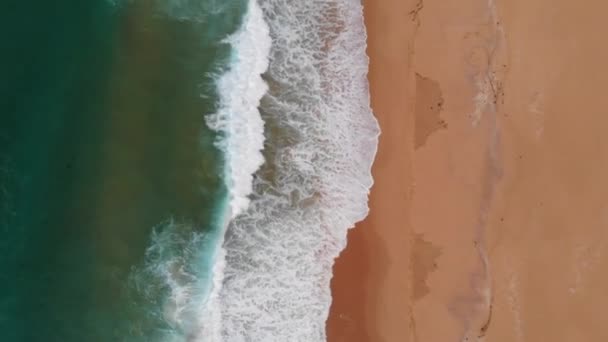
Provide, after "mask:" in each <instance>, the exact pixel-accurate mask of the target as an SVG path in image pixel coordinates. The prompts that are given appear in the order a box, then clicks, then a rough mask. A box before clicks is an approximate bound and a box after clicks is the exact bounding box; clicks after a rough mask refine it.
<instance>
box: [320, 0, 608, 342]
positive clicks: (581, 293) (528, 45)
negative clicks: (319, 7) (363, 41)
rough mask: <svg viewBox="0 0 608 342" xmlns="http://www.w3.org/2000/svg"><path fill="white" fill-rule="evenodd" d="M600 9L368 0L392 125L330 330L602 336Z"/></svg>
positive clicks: (379, 89)
mask: <svg viewBox="0 0 608 342" xmlns="http://www.w3.org/2000/svg"><path fill="white" fill-rule="evenodd" d="M606 7H608V5H607V4H604V3H603V2H600V1H591V2H588V3H587V4H585V6H581V5H576V4H574V3H571V2H567V1H561V0H560V1H548V0H530V1H524V0H510V1H506V0H501V1H499V0H496V1H492V0H490V1H488V0H463V1H457V0H446V1H438V0H434V1H429V0H426V1H396V0H382V1H380V0H377V1H366V2H365V15H366V25H367V27H368V34H369V46H368V54H369V55H370V59H371V65H370V74H369V79H370V85H371V93H372V94H371V95H372V107H373V109H374V112H375V114H376V116H377V117H378V120H379V122H380V126H381V128H382V130H383V134H382V136H381V140H380V146H379V151H378V155H377V159H376V163H375V165H374V168H373V173H374V178H375V181H376V183H375V185H374V188H373V189H372V194H371V197H370V207H371V211H370V215H369V217H368V218H367V219H366V220H365V221H364V222H362V223H360V224H358V225H357V227H356V229H354V230H351V231H350V233H349V244H348V247H347V248H346V250H345V251H344V252H343V253H342V255H341V256H340V257H339V258H338V259H337V261H336V266H335V276H334V279H333V281H332V290H333V295H334V302H333V304H332V308H331V313H330V317H329V320H328V329H327V333H328V341H330V342H341V341H349V342H352V341H354V342H357V341H373V342H377V341H378V342H379V341H423V342H429V341H430V342H432V341H438V342H440V341H455V342H460V341H486V342H487V341H490V342H492V341H505V342H507V341H509V342H510V341H515V342H517V341H545V340H546V341H608V326H606V325H605V324H602V323H603V322H602V321H603V320H602V317H603V315H602V309H603V308H604V307H606V306H607V305H608V292H606V291H605V290H604V289H606V288H608V276H607V275H605V274H603V273H602V272H601V271H602V270H603V269H606V267H607V266H608V265H607V264H608V259H607V258H605V257H604V254H605V252H606V245H607V241H608V240H606V235H607V234H608V200H607V199H605V198H606V197H607V196H606V194H608V182H607V181H606V180H605V178H606V177H605V176H604V175H606V174H608V137H604V135H605V132H607V131H608V116H607V115H606V108H607V107H608V106H607V105H608V103H607V102H608V98H607V97H606V96H605V95H604V94H603V93H604V88H605V85H606V84H607V81H608V69H607V68H606V67H605V66H604V61H606V60H608V48H607V47H606V44H604V43H602V41H601V39H602V38H601V32H603V28H604V26H605V25H604V23H603V21H604V19H603V18H602V13H606V12H605V10H606Z"/></svg>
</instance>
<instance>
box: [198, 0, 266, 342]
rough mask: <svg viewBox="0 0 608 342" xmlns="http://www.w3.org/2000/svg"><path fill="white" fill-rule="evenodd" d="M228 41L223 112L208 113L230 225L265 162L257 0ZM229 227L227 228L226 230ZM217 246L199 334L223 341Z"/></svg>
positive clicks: (221, 256) (221, 258)
mask: <svg viewBox="0 0 608 342" xmlns="http://www.w3.org/2000/svg"><path fill="white" fill-rule="evenodd" d="M227 42H228V43H230V44H231V46H232V49H233V55H232V58H233V60H232V62H231V63H230V64H231V67H230V70H229V71H228V72H226V73H225V74H224V75H222V76H221V77H220V78H219V80H218V84H217V87H218V91H219V95H220V108H219V111H218V112H217V113H216V114H214V115H211V116H209V117H207V120H206V121H207V125H208V126H209V127H210V128H211V129H213V130H216V131H219V132H221V133H223V135H224V137H223V139H221V140H219V141H218V142H217V146H218V147H219V148H220V149H221V150H222V151H223V152H224V155H225V158H226V166H225V169H226V174H225V179H226V183H227V184H226V186H227V188H228V191H229V197H228V199H229V204H228V208H227V215H226V224H228V223H229V222H230V221H231V220H232V219H234V218H235V217H237V216H238V215H239V214H240V213H242V212H243V211H245V210H246V209H247V207H248V206H249V202H250V200H249V197H248V196H249V195H250V194H251V193H252V191H253V188H252V183H253V175H254V174H255V172H256V171H257V170H258V169H259V168H260V166H261V165H262V164H263V163H264V156H263V155H262V152H261V151H262V150H263V148H264V121H263V120H262V117H261V115H260V112H259V109H258V107H259V106H260V100H261V98H262V97H263V96H264V94H265V93H266V92H267V91H268V86H267V84H266V83H265V82H264V80H263V79H262V77H261V75H262V74H263V73H264V72H266V70H267V69H268V62H269V54H270V46H271V39H270V33H269V28H268V25H267V24H266V22H265V21H264V18H263V13H262V10H261V9H260V7H259V6H258V4H257V2H256V0H249V3H248V9H247V13H246V14H245V17H244V19H243V24H242V26H241V28H240V29H239V30H238V31H237V32H236V33H235V34H234V35H232V36H230V37H228V39H227ZM226 228H227V226H226V227H225V229H226ZM225 229H224V230H223V231H222V232H221V234H222V235H224V233H225ZM223 242H224V239H223V238H220V239H218V246H217V247H218V248H217V249H216V251H215V253H214V257H213V260H212V262H213V265H214V266H213V270H212V272H213V280H212V283H211V284H210V286H211V288H210V290H209V291H208V295H207V296H206V297H205V300H203V301H201V303H200V310H199V315H198V324H197V326H198V327H200V328H199V329H198V332H197V335H196V336H193V337H192V339H193V340H196V341H201V342H203V341H204V342H214V341H221V340H222V337H221V323H222V322H221V320H222V318H221V314H222V310H221V309H220V305H221V303H220V302H219V293H220V291H221V288H222V281H223V279H224V267H225V255H226V251H225V250H224V249H223V248H222V247H221V244H222V243H223Z"/></svg>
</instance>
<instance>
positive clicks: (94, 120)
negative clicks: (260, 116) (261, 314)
mask: <svg viewBox="0 0 608 342" xmlns="http://www.w3.org/2000/svg"><path fill="white" fill-rule="evenodd" d="M226 3H228V4H226ZM245 7H246V3H245V1H241V0H234V1H226V2H221V1H213V0H206V1H203V0H200V1H171V0H163V1H160V0H159V1H146V0H140V1H137V0H136V1H125V2H124V3H119V4H113V3H111V2H110V1H108V0H88V1H83V0H64V1H59V2H57V1H48V0H32V1H24V0H8V1H3V2H2V4H1V5H0V16H1V20H0V35H2V44H3V49H2V54H1V55H0V68H1V69H0V75H2V82H0V233H1V234H2V238H1V239H0V269H1V270H2V273H1V276H0V277H1V279H0V340H1V341H27V342H36V341H62V342H70V341H78V342H81V341H91V342H94V341H187V340H188V336H191V334H192V332H191V331H189V324H188V323H187V322H186V323H184V322H177V321H175V320H172V319H170V316H171V314H170V312H171V310H172V309H174V306H175V303H174V302H173V301H172V300H171V298H170V297H171V295H172V294H173V295H174V293H173V292H172V289H171V285H170V284H168V283H167V279H166V273H167V272H168V273H169V274H170V275H173V276H175V277H177V278H178V280H179V281H178V283H179V284H180V285H181V286H190V285H192V286H193V287H194V288H197V287H200V286H199V285H200V283H205V282H207V281H208V279H206V277H207V275H208V272H209V271H208V267H209V265H207V264H205V260H204V258H205V256H207V254H208V253H207V251H206V249H207V248H210V246H213V241H210V239H212V238H215V237H216V236H217V230H218V229H219V228H218V227H220V226H221V224H222V220H223V209H224V205H225V202H226V196H227V191H226V188H225V185H224V180H223V176H222V175H223V172H224V170H223V165H224V164H223V155H222V154H221V152H220V151H219V150H218V149H217V148H216V147H215V146H214V141H216V140H217V139H219V138H221V137H218V135H217V133H215V132H213V131H211V130H209V129H208V128H207V127H206V125H205V123H204V116H205V115H206V114H211V113H214V112H215V111H216V110H217V106H218V94H217V91H216V90H215V89H216V88H215V82H214V80H215V78H217V75H219V74H220V73H221V72H222V71H224V70H226V63H227V62H228V61H229V55H230V53H231V51H230V47H229V46H228V45H227V44H226V43H222V42H221V40H222V39H223V38H225V37H226V36H227V35H228V34H229V33H232V32H234V31H235V30H236V29H237V28H238V27H239V25H240V21H241V19H242V16H243V13H244V11H245ZM213 233H216V234H213ZM206 253H207V254H206ZM157 265H160V266H159V267H156V266H157ZM193 284H194V285H193ZM197 284H198V285H197Z"/></svg>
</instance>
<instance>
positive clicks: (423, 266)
mask: <svg viewBox="0 0 608 342" xmlns="http://www.w3.org/2000/svg"><path fill="white" fill-rule="evenodd" d="M440 255H441V249H440V248H439V247H436V246H434V245H433V244H432V243H430V242H428V241H425V240H424V238H423V236H422V234H415V236H414V246H413V253H412V273H413V277H412V278H413V294H412V295H413V299H414V300H418V299H420V298H422V297H424V296H426V295H427V294H428V293H429V292H430V289H429V287H428V285H427V283H426V281H427V278H428V276H429V274H430V273H431V272H433V271H435V270H436V269H437V258H439V256H440Z"/></svg>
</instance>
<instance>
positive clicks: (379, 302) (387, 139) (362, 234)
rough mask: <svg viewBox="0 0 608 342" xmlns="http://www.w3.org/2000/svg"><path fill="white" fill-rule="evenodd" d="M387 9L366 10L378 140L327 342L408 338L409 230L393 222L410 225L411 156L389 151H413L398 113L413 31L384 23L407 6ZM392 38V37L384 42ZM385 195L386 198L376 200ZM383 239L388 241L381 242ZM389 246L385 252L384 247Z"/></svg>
mask: <svg viewBox="0 0 608 342" xmlns="http://www.w3.org/2000/svg"><path fill="white" fill-rule="evenodd" d="M389 2H391V5H389V6H383V5H382V4H378V3H374V2H372V1H364V5H363V8H364V19H365V25H366V27H367V37H368V46H367V54H368V57H369V58H370V64H369V74H368V80H369V83H370V97H371V107H372V110H373V111H374V115H375V116H376V119H377V120H378V123H379V125H380V129H381V131H382V133H381V134H380V137H379V143H378V148H377V153H376V157H375V162H374V164H373V166H372V174H373V177H374V185H373V187H372V190H371V193H370V197H369V207H370V212H369V215H368V216H367V217H366V218H365V219H364V220H363V221H362V222H359V223H357V224H356V225H355V228H353V229H350V230H349V232H348V244H347V247H346V249H345V250H343V251H342V253H341V255H340V256H339V257H338V258H337V259H336V263H335V265H334V275H333V278H332V283H331V288H332V296H333V301H332V305H331V308H330V315H329V318H328V325H327V337H328V341H330V342H343V341H348V342H358V341H361V342H363V341H382V340H383V339H384V338H388V337H390V336H403V335H404V334H407V331H408V329H407V326H404V325H403V324H399V321H400V320H401V319H400V317H401V316H402V315H403V307H407V302H408V297H409V296H408V294H407V292H408V290H406V291H401V289H402V287H403V286H405V287H407V278H408V273H407V271H406V272H402V271H401V268H405V269H406V270H407V268H408V263H409V256H408V255H407V253H406V252H405V251H406V250H404V249H401V248H400V246H404V245H405V246H406V245H407V244H408V236H409V229H407V228H406V229H401V227H400V224H395V223H405V224H406V225H407V221H408V217H407V215H406V212H405V211H404V210H402V209H403V208H407V207H408V206H409V205H408V204H409V196H410V195H409V193H410V190H411V189H410V178H409V176H408V175H409V174H410V173H411V170H410V169H409V167H410V158H411V155H410V154H411V152H410V150H411V149H401V148H397V149H395V148H392V147H391V146H395V145H397V146H398V147H399V146H410V145H411V142H412V137H413V134H412V133H413V130H412V118H411V117H410V116H407V115H400V112H404V113H405V112H408V111H409V110H410V107H411V104H410V103H408V101H407V99H408V96H407V91H408V89H409V84H408V83H410V81H411V80H410V77H409V65H408V64H409V61H408V60H407V59H402V55H403V54H404V53H407V51H408V46H407V43H408V41H409V38H410V37H411V35H413V33H414V30H413V28H414V26H413V25H412V22H411V21H409V20H408V21H404V20H402V18H399V17H398V16H395V15H389V16H388V17H386V15H387V13H390V12H391V10H395V9H396V8H397V7H399V9H405V8H407V3H404V4H400V3H399V2H398V1H389ZM410 2H412V1H410ZM395 6H397V7H395ZM385 19H386V20H385ZM380 24H384V25H380ZM390 32H392V33H393V34H390V35H388V36H387V34H388V33H390ZM388 37H390V39H388V41H387V39H386V38H388ZM400 90H403V91H404V92H405V93H406V96H403V95H404V94H403V93H402V92H401V91H400ZM384 192H386V193H390V196H385V195H383V196H380V195H379V194H381V193H384ZM387 234H388V235H389V236H390V240H387V239H385V238H384V237H383V236H386V235H387ZM387 245H390V247H388V248H385V247H386V246H387ZM380 279H386V280H387V281H386V282H379V281H378V280H380ZM336 289H340V290H339V291H336ZM380 331H382V334H380Z"/></svg>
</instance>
